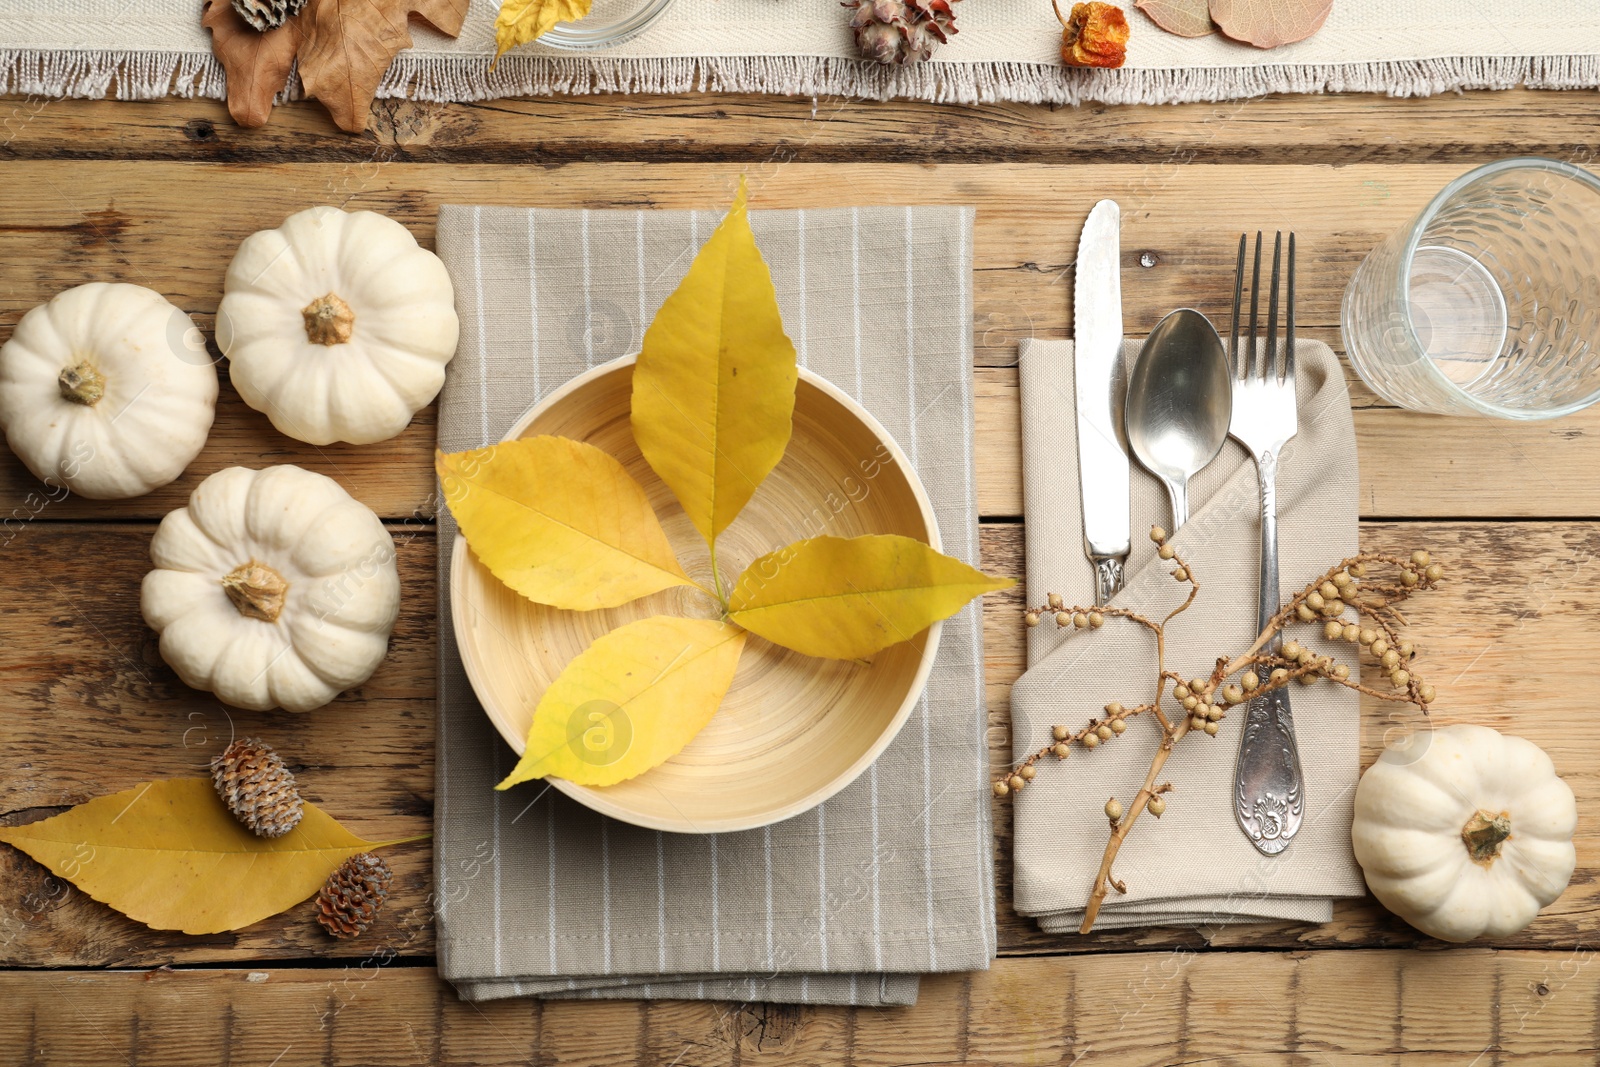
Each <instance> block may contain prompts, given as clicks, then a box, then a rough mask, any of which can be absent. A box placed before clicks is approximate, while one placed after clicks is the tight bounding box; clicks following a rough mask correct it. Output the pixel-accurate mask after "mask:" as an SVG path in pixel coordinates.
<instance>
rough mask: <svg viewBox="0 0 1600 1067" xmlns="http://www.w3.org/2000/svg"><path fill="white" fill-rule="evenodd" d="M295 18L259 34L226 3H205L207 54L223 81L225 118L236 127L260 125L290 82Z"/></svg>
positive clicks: (210, 0)
mask: <svg viewBox="0 0 1600 1067" xmlns="http://www.w3.org/2000/svg"><path fill="white" fill-rule="evenodd" d="M299 24H300V18H299V17H298V16H296V17H295V18H292V19H290V20H289V21H287V22H285V23H284V24H283V25H282V26H279V27H277V28H276V29H271V30H268V31H267V32H265V33H259V32H257V31H256V30H254V29H252V28H251V27H250V25H249V23H247V22H245V20H244V19H242V18H240V17H239V13H238V12H237V11H235V10H234V9H233V5H232V4H231V3H229V0H205V4H204V6H203V7H202V9H201V12H200V25H202V26H204V27H205V28H206V29H208V30H210V31H211V50H212V51H213V52H214V53H216V56H217V61H218V62H219V63H221V64H222V69H223V71H224V72H226V73H227V76H228V114H230V115H232V116H233V121H235V122H237V123H238V124H239V125H241V126H261V125H264V124H265V123H266V121H267V119H268V118H270V117H271V115H272V98H273V97H274V96H276V95H278V93H279V92H280V91H281V90H282V89H283V87H284V86H285V85H286V84H287V83H288V81H289V67H290V65H291V64H293V63H294V54H295V51H296V49H298V48H299V46H300V25H299Z"/></svg>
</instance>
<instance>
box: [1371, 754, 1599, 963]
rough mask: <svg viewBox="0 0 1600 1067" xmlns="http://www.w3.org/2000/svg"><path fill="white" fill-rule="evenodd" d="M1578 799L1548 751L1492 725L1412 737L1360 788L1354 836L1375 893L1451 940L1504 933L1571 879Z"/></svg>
mask: <svg viewBox="0 0 1600 1067" xmlns="http://www.w3.org/2000/svg"><path fill="white" fill-rule="evenodd" d="M1577 824H1578V806H1577V802H1576V801H1575V800H1574V799H1573V796H1572V790H1571V789H1569V788H1568V787H1567V784H1566V783H1565V782H1563V781H1562V780H1561V779H1560V778H1558V777H1556V771H1555V766H1554V765H1553V764H1552V763H1551V762H1550V757H1549V756H1547V755H1545V753H1544V751H1543V750H1542V749H1540V748H1539V746H1537V745H1535V744H1534V743H1533V742H1531V741H1525V740H1523V739H1522V738H1520V737H1507V736H1505V735H1503V734H1500V733H1498V732H1496V731H1494V730H1491V729H1489V728H1488V727H1486V726H1469V725H1457V726H1446V727H1443V728H1441V729H1438V730H1432V731H1419V732H1417V733H1414V734H1411V735H1410V736H1409V737H1407V738H1405V739H1403V740H1402V741H1400V742H1398V743H1397V744H1395V745H1393V746H1391V747H1390V748H1388V749H1387V750H1385V751H1384V753H1383V755H1381V756H1379V757H1378V761H1377V762H1376V763H1374V764H1373V765H1372V766H1371V767H1370V768H1368V770H1367V773H1366V774H1364V775H1362V777H1361V782H1360V784H1359V785H1358V786H1357V787H1356V800H1355V822H1354V824H1353V826H1352V827H1351V831H1350V839H1351V844H1352V845H1354V846H1355V854H1356V861H1357V862H1358V863H1360V864H1361V870H1362V872H1363V873H1364V874H1365V875H1366V879H1367V886H1368V888H1370V889H1371V890H1372V895H1373V896H1375V897H1377V898H1378V900H1379V902H1380V903H1382V904H1383V906H1384V907H1386V908H1388V909H1389V910H1390V911H1392V912H1394V913H1395V914H1396V915H1398V916H1400V918H1402V919H1404V920H1405V921H1406V922H1408V923H1410V924H1411V925H1412V926H1415V927H1416V928H1417V929H1418V930H1421V931H1422V932H1423V933H1425V934H1430V935H1432V936H1433V937H1437V938H1440V939H1442V940H1445V941H1470V940H1472V939H1473V938H1475V937H1481V936H1485V935H1487V936H1489V937H1505V936H1506V935H1508V934H1514V933H1516V932H1517V931H1518V930H1521V929H1522V928H1523V927H1525V926H1527V925H1528V924H1529V923H1531V922H1532V921H1533V918H1534V916H1535V915H1537V914H1539V909H1540V908H1542V907H1544V906H1545V905H1546V904H1549V903H1550V902H1551V901H1553V900H1555V899H1556V898H1557V897H1558V896H1560V895H1561V891H1562V890H1564V889H1565V888H1566V887H1567V882H1568V881H1569V880H1570V879H1571V878H1572V872H1573V869H1574V868H1575V867H1576V865H1577V862H1578V858H1577V852H1576V850H1575V849H1574V848H1573V845H1572V835H1573V832H1574V830H1575V829H1576V827H1577Z"/></svg>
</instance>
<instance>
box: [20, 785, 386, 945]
mask: <svg viewBox="0 0 1600 1067" xmlns="http://www.w3.org/2000/svg"><path fill="white" fill-rule="evenodd" d="M0 841H4V842H6V843H8V844H11V845H14V846H16V847H17V848H20V849H21V850H22V851H24V852H26V853H27V854H28V855H30V856H32V857H33V858H34V859H36V860H38V861H39V862H40V863H42V864H44V865H45V866H46V867H48V868H50V870H51V871H52V872H53V873H54V874H56V875H57V876H58V877H61V878H65V879H66V880H67V881H69V882H71V883H72V884H73V885H75V886H77V887H78V888H79V889H81V890H83V891H84V892H85V893H87V894H88V895H89V896H91V897H93V898H94V899H95V900H98V901H100V902H101V903H102V904H108V905H110V906H111V907H113V908H115V909H117V910H118V911H120V912H122V913H123V914H124V915H126V916H128V917H129V918H130V919H135V920H137V921H139V922H142V923H144V924H145V925H147V926H149V927H151V928H152V929H156V930H181V931H183V932H184V933H186V934H216V933H221V932H223V931H225V930H238V929H240V928H242V927H245V926H249V925H250V924H251V923H254V922H258V921H260V920H261V919H265V918H266V917H267V916H269V915H276V914H278V912H280V911H285V910H287V909H288V908H291V907H293V906H294V905H296V904H298V903H300V901H302V900H305V899H306V898H307V897H309V896H311V895H312V894H313V893H315V892H316V891H317V890H318V889H320V888H321V887H322V883H323V882H324V881H326V880H327V877H328V875H329V874H331V873H333V871H334V869H335V868H337V867H338V866H339V864H341V863H343V862H344V861H345V860H346V859H348V858H349V857H351V856H354V855H355V854H356V853H358V852H366V851H368V850H369V849H373V848H381V847H382V846H383V845H393V844H397V843H398V842H395V841H385V842H381V843H374V842H372V841H363V840H362V839H361V838H359V837H357V836H355V835H354V834H352V833H351V832H350V831H348V830H346V829H345V828H344V827H343V826H340V825H339V823H338V822H336V821H335V820H334V819H333V817H332V816H330V815H328V814H327V813H326V812H324V811H322V810H321V809H320V808H318V807H316V806H315V805H313V804H307V805H306V806H305V813H304V815H303V816H302V817H301V819H300V825H299V826H296V827H295V828H294V829H293V830H291V831H289V832H288V833H287V834H285V835H284V836H282V837H278V838H265V837H256V836H255V835H254V834H252V833H251V832H250V831H249V830H247V829H245V828H244V827H243V826H241V825H240V824H239V823H238V821H237V820H235V819H234V817H233V816H232V815H231V814H229V812H228V809H227V808H226V807H224V806H223V803H222V801H221V799H219V798H218V796H217V791H216V787H215V786H213V785H212V783H211V779H209V778H170V779H166V780H164V781H156V782H149V783H146V784H145V785H141V786H137V787H135V788H133V789H129V790H125V791H124V792H121V793H113V794H111V795H110V796H104V797H96V798H95V799H93V800H90V801H88V802H86V803H83V804H79V805H78V806H77V807H75V808H73V809H71V810H70V811H65V812H62V813H61V814H60V815H57V816H54V817H53V818H49V819H45V820H43V821H41V822H34V823H28V824H27V825H25V826H7V827H3V828H0Z"/></svg>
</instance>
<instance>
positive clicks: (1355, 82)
mask: <svg viewBox="0 0 1600 1067" xmlns="http://www.w3.org/2000/svg"><path fill="white" fill-rule="evenodd" d="M1517 85H1526V86H1528V87H1529V88H1534V89H1593V88H1597V87H1600V56H1592V55H1591V56H1536V57H1531V58H1530V57H1507V56H1465V57H1458V58H1450V59H1424V60H1397V61H1391V62H1378V63H1354V64H1338V65H1305V66H1295V65H1276V66H1259V67H1213V68H1204V69H1182V70H1071V69H1067V68H1064V67H1059V66H1055V65H1051V64H1037V63H999V62H992V63H953V62H951V63H944V62H931V63H922V64H919V65H917V66H912V67H886V66H882V65H880V64H876V63H864V62H861V61H859V60H853V59H842V58H837V57H828V56H717V57H708V58H698V59H696V58H657V59H650V58H615V57H613V58H603V57H602V58H577V57H567V56H544V55H521V56H506V57H505V58H503V59H502V60H501V61H500V63H499V65H498V66H497V67H496V68H495V69H494V70H490V69H489V66H488V62H487V57H483V56H448V55H437V54H436V55H426V56H419V55H415V54H411V53H402V54H401V55H399V56H397V57H396V58H395V61H394V63H393V64H392V65H391V66H390V68H389V71H388V73H387V75H385V77H384V80H383V82H382V83H381V84H380V85H379V87H378V93H377V95H378V96H380V97H387V98H395V97H400V98H410V99H414V100H428V101H460V100H491V99H495V98H497V97H502V96H550V95H557V94H590V93H685V92H691V91H700V92H738V93H776V94H781V95H785V96H811V97H819V96H844V97H859V98H865V99H871V100H889V99H894V98H903V99H911V100H927V101H931V102H934V103H948V104H987V103H994V102H997V101H1009V102H1016V103H1029V104H1081V103H1087V102H1091V101H1093V102H1099V103H1107V104H1178V103H1189V102H1193V101H1220V100H1237V99H1244V98H1247V97H1254V96H1262V95H1265V94H1267V93H1323V92H1339V93H1386V94H1388V95H1389V96H1430V95H1433V94H1435V93H1443V92H1451V91H1455V90H1460V89H1509V88H1512V87H1513V86H1517ZM0 93H15V94H20V95H24V96H35V97H60V96H78V97H91V98H94V99H100V98H103V97H106V96H115V97H116V98H117V99H119V100H148V99H152V98H155V97H161V96H169V95H172V96H186V97H194V96H202V97H210V98H212V99H222V98H223V97H224V96H225V95H226V83H225V80H224V77H223V73H222V68H221V66H220V65H219V64H218V63H217V61H216V60H215V59H214V58H213V57H212V56H210V55H206V54H202V53H197V52H61V51H19V50H5V49H0ZM299 95H300V92H299V86H298V85H297V84H291V85H290V86H288V87H286V89H285V92H284V93H283V94H282V95H281V97H280V98H281V99H289V98H294V97H298V96H299Z"/></svg>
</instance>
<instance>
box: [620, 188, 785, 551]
mask: <svg viewBox="0 0 1600 1067" xmlns="http://www.w3.org/2000/svg"><path fill="white" fill-rule="evenodd" d="M798 374H799V371H798V370H797V369H796V364H795V352H794V345H793V344H791V343H790V341H789V338H788V336H787V335H785V334H784V332H783V320H782V318H781V317H780V315H779V313H778V297H777V293H776V292H775V291H774V290H773V288H772V275H771V273H770V272H769V271H768V270H767V264H766V261H765V260H763V259H762V258H761V250H760V249H758V248H757V247H756V241H755V235H754V234H752V233H751V232H750V215H749V211H748V210H747V208H746V206H745V187H744V181H743V180H742V179H741V180H740V182H739V195H738V197H737V198H736V199H735V200H734V202H733V208H732V210H730V211H729V212H728V215H727V217H726V218H725V219H723V220H722V224H721V225H720V226H718V227H717V229H716V232H714V233H713V234H712V235H711V237H710V239H709V240H707V241H706V243H705V244H704V245H703V246H702V247H701V249H700V251H699V253H698V254H697V255H696V256H695V258H694V262H693V263H691V264H690V265H689V272H688V273H687V274H686V275H684V278H683V281H682V282H680V283H679V284H678V288H677V289H676V290H674V291H673V293H672V295H671V296H669V297H667V299H666V301H665V302H664V303H663V304H662V305H661V309H660V310H659V311H657V312H656V317H655V319H654V320H653V321H652V322H651V323H650V328H649V329H648V330H646V331H645V335H644V342H643V344H642V345H641V348H640V352H639V362H638V365H637V366H636V367H635V368H634V371H633V436H634V439H635V440H637V441H638V442H639V449H640V451H642V452H643V453H644V458H645V459H647V460H648V461H649V462H650V466H651V467H653V468H654V469H655V472H656V473H657V474H658V475H660V476H661V480H662V481H664V482H666V483H667V484H668V485H669V486H671V487H672V491H673V492H674V493H676V494H677V496H678V501H679V502H680V503H681V504H682V505H683V510H684V511H685V512H687V513H688V515H689V519H690V521H692V522H693V523H694V525H695V529H697V530H699V531H700V534H701V536H702V537H704V538H705V539H706V541H707V543H708V544H712V548H713V552H714V551H715V544H714V541H715V538H716V536H717V534H719V533H721V532H722V531H723V530H724V529H726V528H727V526H728V524H729V523H730V522H732V521H733V519H734V516H736V515H738V514H739V510H740V509H741V508H743V507H744V505H745V503H746V501H748V500H749V499H750V496H751V494H752V493H754V492H755V491H756V487H757V486H758V485H760V484H761V481H762V479H764V478H765V477H766V476H767V474H768V472H770V471H771V470H772V468H773V467H775V466H777V465H778V461H779V460H780V459H782V458H783V450H784V448H785V447H787V446H788V444H789V434H790V432H791V429H792V422H793V416H794V390H795V381H796V379H797V377H798Z"/></svg>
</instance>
